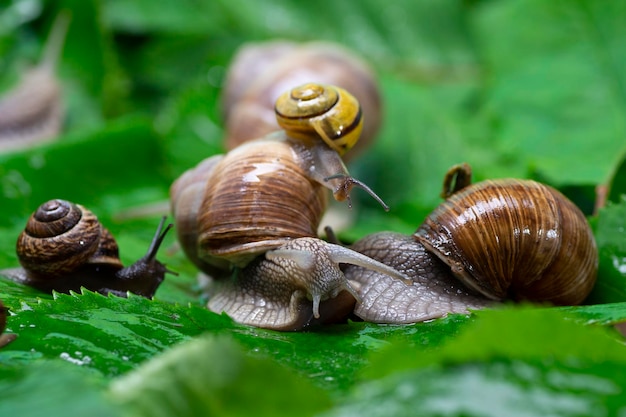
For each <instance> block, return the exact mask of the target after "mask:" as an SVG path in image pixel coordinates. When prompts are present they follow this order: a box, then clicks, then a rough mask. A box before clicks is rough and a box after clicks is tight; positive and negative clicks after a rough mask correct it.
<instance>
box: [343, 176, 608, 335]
mask: <svg viewBox="0 0 626 417" xmlns="http://www.w3.org/2000/svg"><path fill="white" fill-rule="evenodd" d="M455 178H456V183H455V184H454V185H453V183H454V181H455ZM470 182H471V169H470V167H469V165H467V164H461V165H458V166H455V167H453V168H452V169H451V170H450V171H449V172H448V173H447V175H446V178H445V180H444V193H443V196H444V197H447V199H446V201H444V202H443V203H442V204H441V205H440V206H439V207H437V208H436V209H435V210H434V211H433V212H432V213H431V214H430V215H429V216H428V217H427V218H426V220H425V221H424V222H423V224H422V225H421V226H420V227H419V228H418V229H417V231H416V232H415V233H414V234H413V235H412V236H405V235H401V234H398V233H389V232H382V233H375V234H373V235H370V236H366V237H364V238H363V239H361V240H359V241H357V242H356V243H355V244H354V245H353V246H352V249H354V250H356V251H358V252H361V253H363V254H365V255H367V256H369V257H371V258H373V259H376V260H378V261H381V262H383V263H385V264H388V265H389V266H391V267H393V268H395V269H397V270H398V271H400V272H402V273H404V274H405V275H407V276H409V277H411V279H412V280H413V283H412V284H411V285H406V284H405V283H403V282H400V281H397V280H394V279H392V278H390V276H389V275H383V274H377V273H374V272H371V271H363V270H362V269H359V268H353V267H351V266H347V267H346V268H345V270H344V272H345V276H346V278H347V279H348V280H349V281H351V282H352V281H354V282H358V283H359V285H357V286H356V287H357V288H358V291H357V292H358V295H359V297H360V300H361V302H360V303H359V304H358V305H357V306H356V309H355V314H356V315H357V316H359V317H360V318H362V319H364V320H366V321H372V322H382V323H411V322H418V321H423V320H428V319H432V318H438V317H442V316H445V315H446V314H448V313H467V312H468V311H470V310H473V309H480V308H483V307H486V306H488V305H491V304H493V303H495V302H497V301H502V300H527V301H531V302H540V303H549V304H553V305H575V304H579V303H581V302H582V301H583V300H584V299H585V298H586V296H587V295H588V294H589V293H590V292H591V290H592V288H593V286H594V283H595V281H596V274H597V270H598V251H597V248H596V243H595V240H594V237H593V234H592V232H591V229H590V227H589V225H588V223H587V221H586V219H585V217H584V215H583V213H582V212H581V211H580V210H579V209H578V207H576V206H575V205H574V203H572V202H571V201H570V200H568V199H567V198H566V197H565V196H564V195H563V194H561V193H560V192H558V191H557V190H555V189H553V188H552V187H549V186H547V185H544V184H541V183H538V182H535V181H531V180H516V179H500V180H488V181H483V182H480V183H476V184H473V185H470Z"/></svg>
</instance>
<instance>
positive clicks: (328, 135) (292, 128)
mask: <svg viewBox="0 0 626 417" xmlns="http://www.w3.org/2000/svg"><path fill="white" fill-rule="evenodd" d="M275 110H276V120H277V121H278V124H279V125H280V127H282V128H283V129H285V131H286V132H287V134H288V135H289V136H291V137H294V138H298V139H304V140H315V139H316V138H318V137H319V138H321V139H322V140H323V141H324V142H325V143H326V144H327V145H328V146H330V148H331V149H333V150H335V151H336V152H337V153H339V154H340V155H343V154H344V153H346V152H347V151H348V150H349V149H350V148H352V147H353V146H354V145H355V144H356V143H357V141H358V140H359V138H360V136H361V131H362V130H363V114H362V111H361V106H360V104H359V102H358V101H357V99H355V98H354V96H352V95H351V94H350V93H348V92H347V91H346V90H344V89H343V88H339V87H335V86H330V85H323V84H315V83H308V84H303V85H301V86H298V87H295V88H293V89H291V90H290V91H287V92H286V93H284V94H282V95H281V96H280V97H279V98H278V100H276V108H275Z"/></svg>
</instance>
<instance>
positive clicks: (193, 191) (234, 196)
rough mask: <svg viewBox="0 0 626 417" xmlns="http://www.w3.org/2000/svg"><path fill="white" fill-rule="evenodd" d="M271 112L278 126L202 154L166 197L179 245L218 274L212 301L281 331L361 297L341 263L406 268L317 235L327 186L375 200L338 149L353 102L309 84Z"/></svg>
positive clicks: (352, 134) (349, 137)
mask: <svg viewBox="0 0 626 417" xmlns="http://www.w3.org/2000/svg"><path fill="white" fill-rule="evenodd" d="M337 107H339V108H340V110H337V109H336V108H337ZM276 113H277V116H276V117H277V119H278V121H279V123H280V124H281V126H282V127H283V129H284V130H282V131H279V132H276V133H274V134H270V135H268V136H266V137H264V138H261V139H258V140H254V141H250V142H246V143H244V144H242V145H240V146H238V147H236V148H235V149H233V150H231V151H230V152H228V153H227V154H226V155H218V156H213V157H211V158H209V159H207V160H205V161H203V162H201V163H200V164H199V165H198V166H197V167H196V168H194V169H191V170H189V171H187V172H186V173H184V174H183V175H182V176H181V177H180V178H179V179H178V180H177V181H176V182H175V183H174V184H173V185H172V188H171V202H172V211H173V212H174V217H175V221H176V230H177V233H178V238H179V241H180V242H181V244H182V246H183V249H184V251H185V253H186V254H187V256H188V257H189V258H190V259H191V260H192V261H193V262H194V263H195V264H196V265H197V266H198V268H199V269H200V270H202V271H203V272H205V273H207V274H208V275H210V276H212V277H213V278H216V279H218V280H221V283H218V284H217V285H216V288H217V289H216V291H215V293H214V294H213V296H212V297H211V299H210V301H209V304H208V307H209V308H210V309H211V310H213V311H216V312H222V311H225V312H226V313H228V314H229V315H230V316H231V317H232V318H233V319H235V320H236V321H238V322H241V323H245V324H251V325H255V326H260V327H268V328H275V329H285V330H286V329H297V328H301V327H302V326H304V325H307V324H309V323H310V322H311V321H312V320H314V319H319V320H325V319H327V318H328V316H332V315H334V312H331V311H330V310H342V311H343V310H347V311H351V310H352V308H353V304H354V300H355V298H358V296H357V295H356V293H355V291H354V289H353V288H352V286H351V285H350V283H348V281H346V279H345V277H344V275H343V273H342V272H341V270H340V269H339V263H351V264H354V265H359V266H361V267H365V268H370V269H374V270H377V271H379V272H381V273H383V274H384V273H388V274H392V275H394V276H395V277H396V278H397V279H403V276H402V274H399V273H398V272H396V271H395V270H393V269H392V268H389V267H387V266H385V265H383V264H381V263H379V262H375V261H372V260H371V259H369V258H367V257H366V256H363V255H360V254H358V253H357V252H354V251H352V250H350V249H348V248H344V247H342V246H340V245H334V244H331V243H327V242H324V241H322V240H320V239H318V238H317V229H318V226H319V223H320V219H321V216H322V214H323V212H324V210H325V207H326V203H327V190H326V189H325V188H329V189H331V190H332V191H333V195H334V197H335V199H336V200H338V201H343V200H349V195H350V191H351V189H352V188H353V187H355V186H356V187H360V188H363V189H365V190H366V191H368V192H369V193H370V194H371V195H372V196H374V197H375V198H376V199H377V200H378V201H380V199H379V198H378V197H377V196H376V195H375V194H374V193H373V192H372V191H371V190H370V189H369V188H368V187H367V186H366V185H365V184H363V183H361V182H360V181H358V180H356V179H354V178H352V177H351V176H350V175H349V174H348V172H347V170H346V168H345V165H344V164H343V161H342V160H341V157H340V153H341V152H344V151H345V150H347V149H349V148H350V147H351V146H352V145H353V144H354V142H355V141H356V140H357V139H358V136H359V132H360V129H361V127H360V125H361V116H362V111H361V110H360V107H359V105H358V102H357V101H356V100H355V99H354V98H353V97H352V96H351V95H350V94H349V93H348V92H347V91H345V90H343V89H339V88H336V87H333V86H324V85H319V84H312V83H309V84H305V85H302V86H299V87H296V88H293V89H292V90H290V91H288V92H287V93H285V94H284V95H283V96H281V97H279V98H278V100H277V103H276ZM380 202H381V204H383V205H384V203H382V201H380ZM350 294H352V295H350ZM326 300H328V302H326ZM339 314H341V315H345V314H346V313H345V312H343V313H339Z"/></svg>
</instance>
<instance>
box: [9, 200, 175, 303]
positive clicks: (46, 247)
mask: <svg viewBox="0 0 626 417" xmlns="http://www.w3.org/2000/svg"><path fill="white" fill-rule="evenodd" d="M164 222H165V218H163V219H162V220H161V223H160V224H159V227H158V229H157V231H156V234H155V236H154V239H153V240H152V243H151V244H150V248H149V249H148V252H147V253H146V255H145V256H143V257H142V258H141V259H139V260H138V261H137V262H135V263H134V264H132V265H130V266H128V267H126V268H124V267H123V265H122V263H121V262H120V260H119V250H118V247H117V243H115V240H114V239H113V236H112V235H111V233H110V232H109V231H108V230H107V229H105V228H104V227H103V226H102V225H101V224H100V222H99V221H98V219H97V218H96V216H95V215H94V214H93V213H92V212H91V211H89V210H87V209H85V208H84V207H83V206H81V205H78V204H74V203H71V202H68V201H65V200H50V201H47V202H45V203H43V204H42V205H41V206H39V208H38V209H37V210H36V211H35V212H34V213H33V214H32V215H31V217H30V218H29V219H28V222H27V224H26V227H25V229H24V231H23V232H22V233H21V234H20V236H19V237H18V239H17V244H16V248H17V249H16V250H17V256H18V260H19V262H20V264H21V265H22V268H13V269H5V270H0V275H4V276H6V277H8V278H10V279H12V280H14V281H17V282H20V283H23V284H26V285H30V286H32V287H35V288H37V289H39V290H41V291H45V292H52V291H58V292H69V291H80V288H81V287H85V288H87V289H89V290H91V291H97V292H99V293H102V294H109V293H112V294H115V295H118V296H121V297H124V296H126V293H127V292H129V291H130V292H132V293H135V294H137V295H141V296H144V297H152V296H153V295H154V293H155V292H156V290H157V288H158V286H159V285H160V284H161V282H162V281H163V279H164V276H165V273H166V272H171V271H169V270H168V269H167V268H166V267H165V265H163V264H162V263H160V262H159V261H157V260H156V254H157V251H158V249H159V246H160V245H161V243H162V242H163V239H164V238H165V235H166V234H167V232H168V231H169V230H170V228H171V227H172V225H171V224H170V225H168V226H167V227H165V229H164V228H163V226H164Z"/></svg>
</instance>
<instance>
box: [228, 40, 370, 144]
mask: <svg viewBox="0 0 626 417" xmlns="http://www.w3.org/2000/svg"><path fill="white" fill-rule="evenodd" d="M311 81H313V82H316V83H320V84H331V85H336V86H338V87H341V88H343V89H345V90H347V91H350V93H351V94H352V95H353V96H354V97H356V99H357V100H358V102H359V103H360V104H361V107H362V108H363V113H364V114H365V115H366V118H365V121H364V127H363V133H362V135H361V138H360V140H359V142H358V144H357V148H358V149H355V150H354V151H353V152H351V153H350V154H349V155H350V156H353V155H354V154H355V153H358V152H359V151H360V150H362V149H364V148H365V147H367V146H368V144H369V143H370V142H371V140H372V139H373V137H374V136H375V135H376V134H377V132H378V130H379V127H380V124H381V107H382V105H381V95H380V92H379V87H378V84H377V82H376V79H375V76H374V73H373V71H372V69H371V68H370V67H369V66H368V65H367V64H366V63H365V62H364V61H363V60H362V59H361V58H359V57H357V56H356V55H355V54H354V53H353V52H351V51H349V50H348V49H346V48H344V47H342V46H340V45H337V44H333V43H330V42H309V43H303V44H298V43H294V42H287V41H269V42H258V43H250V44H246V45H245V46H243V47H242V48H241V49H240V50H239V51H238V52H237V53H236V54H235V57H234V58H233V60H232V63H231V65H230V67H229V69H228V74H227V77H226V80H225V85H224V93H223V95H222V107H223V112H224V119H225V125H226V132H227V134H226V140H225V142H226V148H227V149H229V150H230V149H233V148H235V147H236V146H238V145H240V144H241V143H243V142H245V141H248V140H253V139H256V138H260V137H262V136H265V135H266V134H268V133H271V132H274V131H276V130H278V129H279V126H278V124H277V123H276V118H275V115H274V103H275V102H276V100H277V99H278V97H279V96H280V95H281V94H282V93H283V91H285V90H287V89H289V88H291V87H292V86H294V85H301V84H304V83H306V82H311Z"/></svg>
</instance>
